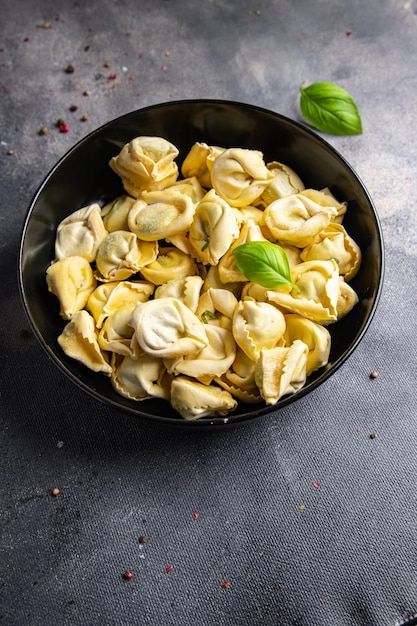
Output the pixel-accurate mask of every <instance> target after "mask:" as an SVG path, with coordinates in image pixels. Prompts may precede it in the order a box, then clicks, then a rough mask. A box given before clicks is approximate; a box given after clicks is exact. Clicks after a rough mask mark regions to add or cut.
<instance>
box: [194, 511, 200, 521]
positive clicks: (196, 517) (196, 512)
mask: <svg viewBox="0 0 417 626" xmlns="http://www.w3.org/2000/svg"><path fill="white" fill-rule="evenodd" d="M198 518H199V514H198V511H194V519H195V520H198Z"/></svg>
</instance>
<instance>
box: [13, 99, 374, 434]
mask: <svg viewBox="0 0 417 626" xmlns="http://www.w3.org/2000/svg"><path fill="white" fill-rule="evenodd" d="M139 135H155V136H161V137H164V138H166V139H168V140H169V141H171V142H172V143H173V144H175V145H176V146H177V148H178V149H179V152H180V156H179V158H178V164H179V165H180V164H181V159H182V158H184V157H185V155H186V154H187V152H188V151H189V149H190V148H191V146H192V145H193V144H194V143H195V142H196V141H201V142H205V143H207V144H209V145H219V146H222V147H225V148H227V147H242V148H253V149H257V150H260V151H262V152H263V154H264V159H265V161H266V162H268V161H272V160H278V161H281V162H283V163H286V164H287V165H289V166H290V167H292V168H293V169H294V170H295V171H296V172H297V173H298V174H299V175H300V177H301V179H302V180H303V182H304V184H305V186H306V187H313V188H315V189H320V188H323V187H329V188H330V190H331V191H332V193H333V194H334V195H335V196H336V197H337V198H338V199H339V200H346V201H347V202H348V203H349V204H348V212H347V215H346V217H345V220H344V225H345V226H346V228H347V230H348V232H349V234H350V235H351V236H352V237H353V238H354V240H355V241H356V242H357V243H358V244H359V246H360V248H361V250H362V254H363V261H362V266H361V269H360V271H359V272H358V274H357V275H356V277H355V278H354V279H353V280H352V282H351V285H352V287H353V288H354V289H355V290H356V292H357V293H358V295H359V303H358V304H357V305H356V306H355V307H354V309H353V310H352V311H351V312H350V313H349V314H348V315H347V316H346V317H345V318H343V319H342V320H340V321H339V322H337V324H335V325H332V326H331V328H330V330H331V334H332V348H331V354H330V360H329V363H328V365H327V366H326V367H324V368H321V369H320V370H318V371H317V372H314V373H313V374H312V375H311V376H310V377H309V378H308V380H307V382H306V385H305V386H304V387H303V388H302V389H301V390H300V391H299V392H298V393H297V394H295V395H292V396H287V397H284V398H282V399H281V400H279V402H278V403H277V404H276V405H275V406H273V407H266V406H264V405H245V404H239V406H238V408H237V410H236V411H235V412H234V413H233V414H231V415H230V416H228V419H227V420H224V422H228V423H233V422H236V421H243V420H246V419H252V418H254V417H256V416H258V415H262V414H264V413H266V412H269V411H272V410H275V409H278V408H280V407H282V406H284V405H286V404H288V403H290V402H293V401H294V400H295V399H297V398H299V397H301V396H303V395H305V394H307V393H308V392H310V391H311V390H312V389H314V388H315V387H316V386H317V385H319V384H320V383H322V382H323V381H324V380H326V379H327V378H328V377H329V376H330V375H331V374H332V373H333V372H334V371H335V370H336V369H337V368H338V367H339V366H340V365H341V364H342V363H343V362H344V361H345V360H346V359H347V358H348V356H349V355H350V354H351V353H352V351H353V350H354V348H355V347H356V346H357V345H358V343H359V341H360V340H361V338H362V336H363V334H364V333H365V331H366V329H367V327H368V325H369V323H370V321H371V318H372V315H373V313H374V311H375V308H376V305H377V303H378V299H379V295H380V290H381V284H382V275H383V245H382V234H381V228H380V224H379V220H378V216H377V214H376V211H375V208H374V206H373V203H372V200H371V199H370V197H369V194H368V193H367V191H366V189H365V188H364V186H363V184H362V183H361V181H360V180H359V178H358V176H357V175H356V173H355V172H354V171H353V170H352V168H351V167H350V166H349V164H348V163H347V162H346V161H345V160H344V159H343V157H342V156H341V155H340V154H338V153H337V152H336V151H335V150H334V149H333V148H332V147H331V146H330V145H329V144H328V143H327V142H325V141H324V140H323V139H321V138H320V137H319V136H318V135H316V134H315V133H313V132H311V131H310V130H308V129H307V128H305V127H304V126H302V125H301V124H298V123H296V122H294V121H292V120H290V119H288V118H286V117H283V116H281V115H279V114H276V113H273V112H271V111H267V110H264V109H261V108H259V107H256V106H251V105H246V104H241V103H233V102H223V101H217V100H198V101H195V100H193V101H191V100H189V101H187V100H186V101H181V102H171V103H166V104H160V105H156V106H151V107H148V108H145V109H142V110H139V111H134V112H132V113H129V114H127V115H124V116H122V117H120V118H118V119H116V120H114V121H112V122H110V123H108V124H106V125H104V126H102V127H101V128H99V129H98V130H96V131H94V132H93V133H91V134H90V135H88V136H87V137H86V138H84V139H83V140H82V141H80V142H79V143H78V144H76V145H75V146H74V147H73V148H72V149H71V150H70V151H69V152H68V153H67V154H66V155H65V156H64V157H63V158H62V159H61V160H60V162H59V163H58V164H57V165H56V166H55V168H54V169H53V170H52V171H51V172H50V173H49V175H48V176H47V178H46V179H45V181H44V182H43V183H42V185H41V187H40V188H39V190H38V192H37V193H36V195H35V197H34V199H33V201H32V203H31V205H30V208H29V211H28V214H27V218H26V221H25V224H24V228H23V235H22V243H21V249H20V259H19V273H20V289H21V294H22V298H23V303H24V306H25V309H26V312H27V314H28V317H29V320H30V322H31V325H32V327H33V329H34V331H35V334H36V335H37V337H38V339H39V340H40V342H41V344H42V345H43V347H44V348H45V349H46V350H47V352H48V353H49V354H50V356H52V358H53V359H54V361H55V362H56V363H57V364H58V365H59V366H60V367H61V369H62V370H63V371H64V372H65V373H66V374H67V375H68V376H69V377H70V378H71V379H72V380H73V381H74V382H76V383H77V384H78V385H80V386H81V387H82V388H83V389H84V390H85V391H87V392H88V393H90V394H92V395H93V396H95V397H96V398H97V399H99V400H101V401H104V402H107V403H109V404H111V405H113V406H115V407H118V408H119V409H124V410H127V411H129V412H131V413H133V414H136V415H137V416H141V417H145V418H150V419H157V420H159V421H168V422H169V423H171V424H181V425H184V424H185V425H189V426H204V425H206V426H207V425H212V424H217V423H218V422H219V420H218V419H217V420H216V419H213V418H203V419H201V420H197V421H195V422H186V421H185V420H183V419H182V418H181V417H180V416H179V415H178V414H177V413H176V412H175V411H174V410H173V409H172V408H171V406H170V405H169V404H168V403H167V402H164V401H162V400H157V399H152V400H146V401H143V402H134V401H129V400H128V399H126V398H123V397H122V396H120V395H119V394H118V393H116V391H114V389H113V388H112V386H111V383H110V380H109V379H108V378H107V377H105V376H103V375H102V374H96V373H94V372H92V371H90V370H88V369H87V368H86V367H84V366H83V365H81V364H79V363H78V362H76V361H74V360H72V359H69V358H68V357H66V355H65V354H64V353H63V352H62V350H61V348H60V347H59V346H58V343H57V337H58V335H59V334H60V333H61V332H62V329H63V327H64V324H65V322H63V320H61V318H60V317H59V306H58V301H57V299H56V298H55V296H53V295H52V294H50V293H48V290H47V286H46V280H45V272H46V268H47V267H48V265H49V264H50V262H51V260H52V259H53V256H54V241H55V231H56V228H57V225H58V224H59V222H60V221H61V220H62V219H63V218H64V217H66V216H67V215H69V214H70V213H72V212H73V211H75V210H77V209H79V208H81V207H83V206H86V205H87V204H90V203H92V202H99V203H101V204H103V203H105V202H107V201H110V200H112V199H113V198H115V197H116V196H117V195H120V194H121V193H123V188H122V185H121V181H120V179H119V177H118V176H117V175H116V174H114V173H113V171H112V170H111V169H110V167H109V165H108V162H109V160H110V158H111V157H112V156H114V155H116V154H118V152H119V151H120V149H121V148H122V147H123V145H124V144H125V143H127V142H129V141H130V140H131V139H133V138H134V137H136V136H139ZM220 421H221V422H223V420H220Z"/></svg>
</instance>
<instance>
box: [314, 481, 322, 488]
mask: <svg viewBox="0 0 417 626" xmlns="http://www.w3.org/2000/svg"><path fill="white" fill-rule="evenodd" d="M313 487H315V489H320V483H318V482H317V481H314V483H313Z"/></svg>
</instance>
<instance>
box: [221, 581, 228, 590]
mask: <svg viewBox="0 0 417 626" xmlns="http://www.w3.org/2000/svg"><path fill="white" fill-rule="evenodd" d="M229 587H230V583H229V581H228V580H224V581H223V582H222V584H221V588H222V589H229Z"/></svg>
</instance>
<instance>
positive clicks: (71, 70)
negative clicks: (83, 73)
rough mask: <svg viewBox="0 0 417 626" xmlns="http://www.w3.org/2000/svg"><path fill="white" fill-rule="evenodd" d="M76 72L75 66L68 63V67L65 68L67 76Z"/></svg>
mask: <svg viewBox="0 0 417 626" xmlns="http://www.w3.org/2000/svg"><path fill="white" fill-rule="evenodd" d="M74 71H75V67H74V66H73V64H72V63H68V65H67V67H66V68H65V72H66V73H67V74H73V73H74Z"/></svg>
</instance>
